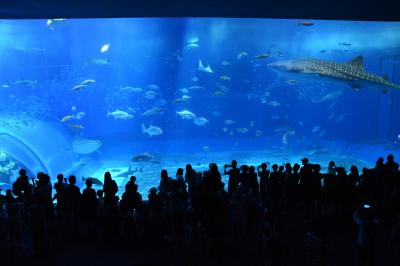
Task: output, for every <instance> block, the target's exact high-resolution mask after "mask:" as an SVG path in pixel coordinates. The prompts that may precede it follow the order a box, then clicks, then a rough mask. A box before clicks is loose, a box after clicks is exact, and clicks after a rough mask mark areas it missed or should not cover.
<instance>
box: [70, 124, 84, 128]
mask: <svg viewBox="0 0 400 266" xmlns="http://www.w3.org/2000/svg"><path fill="white" fill-rule="evenodd" d="M69 127H70V128H72V129H84V128H85V127H84V126H83V125H79V124H72V125H69Z"/></svg>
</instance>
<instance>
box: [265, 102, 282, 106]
mask: <svg viewBox="0 0 400 266" xmlns="http://www.w3.org/2000/svg"><path fill="white" fill-rule="evenodd" d="M268 105H269V106H273V107H277V106H279V105H281V103H280V102H278V101H269V102H268Z"/></svg>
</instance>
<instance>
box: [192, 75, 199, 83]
mask: <svg viewBox="0 0 400 266" xmlns="http://www.w3.org/2000/svg"><path fill="white" fill-rule="evenodd" d="M191 81H193V82H197V81H199V78H198V77H196V76H193V77H192V78H191Z"/></svg>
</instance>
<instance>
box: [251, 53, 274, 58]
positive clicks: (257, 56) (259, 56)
mask: <svg viewBox="0 0 400 266" xmlns="http://www.w3.org/2000/svg"><path fill="white" fill-rule="evenodd" d="M268 57H271V55H270V54H267V53H262V54H258V55H256V56H254V58H255V59H265V58H268Z"/></svg>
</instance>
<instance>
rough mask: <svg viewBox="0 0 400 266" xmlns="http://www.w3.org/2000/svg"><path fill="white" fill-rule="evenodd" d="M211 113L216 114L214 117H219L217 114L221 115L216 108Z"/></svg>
mask: <svg viewBox="0 0 400 266" xmlns="http://www.w3.org/2000/svg"><path fill="white" fill-rule="evenodd" d="M212 115H213V116H216V117H219V116H221V112H220V111H218V110H215V111H213V112H212Z"/></svg>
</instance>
